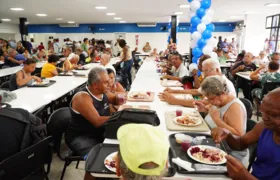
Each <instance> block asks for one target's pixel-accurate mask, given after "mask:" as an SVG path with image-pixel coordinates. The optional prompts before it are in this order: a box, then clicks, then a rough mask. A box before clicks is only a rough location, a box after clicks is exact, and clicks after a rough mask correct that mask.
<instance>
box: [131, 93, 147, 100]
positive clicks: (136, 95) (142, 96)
mask: <svg viewBox="0 0 280 180" xmlns="http://www.w3.org/2000/svg"><path fill="white" fill-rule="evenodd" d="M150 95H151V94H150V93H148V92H132V93H130V94H129V97H130V98H132V99H148V98H149V97H150Z"/></svg>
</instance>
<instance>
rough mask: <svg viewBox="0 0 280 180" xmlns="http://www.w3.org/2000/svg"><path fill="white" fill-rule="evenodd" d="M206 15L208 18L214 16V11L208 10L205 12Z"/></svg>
mask: <svg viewBox="0 0 280 180" xmlns="http://www.w3.org/2000/svg"><path fill="white" fill-rule="evenodd" d="M206 14H208V15H209V16H213V15H214V10H213V9H208V10H207V11H206Z"/></svg>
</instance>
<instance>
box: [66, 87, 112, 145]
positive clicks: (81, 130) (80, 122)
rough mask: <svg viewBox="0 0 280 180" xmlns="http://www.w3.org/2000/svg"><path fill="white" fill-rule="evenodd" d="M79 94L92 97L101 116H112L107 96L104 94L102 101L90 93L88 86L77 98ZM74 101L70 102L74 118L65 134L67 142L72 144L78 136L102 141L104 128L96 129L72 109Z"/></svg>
mask: <svg viewBox="0 0 280 180" xmlns="http://www.w3.org/2000/svg"><path fill="white" fill-rule="evenodd" d="M79 93H86V94H88V95H89V96H90V97H91V99H92V101H93V106H94V107H95V109H96V111H97V112H98V114H99V115H100V116H110V108H109V102H108V97H107V95H106V94H103V97H102V99H98V98H96V97H95V96H94V95H93V94H92V93H91V92H90V91H89V89H88V87H87V86H86V87H84V88H82V89H81V90H80V91H79V92H78V93H76V94H75V96H76V95H77V94H79ZM75 96H74V97H75ZM74 97H73V99H74ZM73 99H72V101H73ZM72 101H71V102H70V109H71V115H72V118H71V121H70V123H69V125H68V129H67V131H66V133H65V136H66V139H67V141H68V142H71V141H72V140H74V139H75V138H76V137H78V136H87V137H92V138H95V139H98V140H100V139H102V138H103V134H104V127H95V126H94V125H93V124H91V123H90V122H89V121H88V120H87V119H86V118H85V117H83V116H82V115H81V114H80V113H79V112H77V111H75V110H74V109H73V108H72Z"/></svg>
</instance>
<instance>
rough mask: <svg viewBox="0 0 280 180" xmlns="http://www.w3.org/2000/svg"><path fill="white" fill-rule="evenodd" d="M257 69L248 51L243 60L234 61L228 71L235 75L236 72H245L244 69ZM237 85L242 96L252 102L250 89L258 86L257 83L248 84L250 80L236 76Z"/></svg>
mask: <svg viewBox="0 0 280 180" xmlns="http://www.w3.org/2000/svg"><path fill="white" fill-rule="evenodd" d="M256 69H257V66H256V65H255V64H254V63H253V54H252V53H250V52H247V53H246V54H245V56H244V59H243V61H240V62H238V63H236V64H235V65H234V66H233V67H232V68H231V69H230V72H231V74H232V75H233V76H235V75H236V73H238V72H246V71H255V70H256ZM237 80H238V82H237V85H238V87H239V88H241V89H242V90H243V94H244V97H245V98H246V99H248V100H250V101H251V102H253V98H252V95H251V89H253V88H257V87H259V85H257V84H254V86H253V85H252V84H250V81H248V80H246V79H244V78H238V79H237Z"/></svg>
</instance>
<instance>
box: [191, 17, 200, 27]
mask: <svg viewBox="0 0 280 180" xmlns="http://www.w3.org/2000/svg"><path fill="white" fill-rule="evenodd" d="M200 23H201V19H200V18H199V17H197V16H194V17H192V19H191V25H192V26H197V25H199V24H200Z"/></svg>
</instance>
